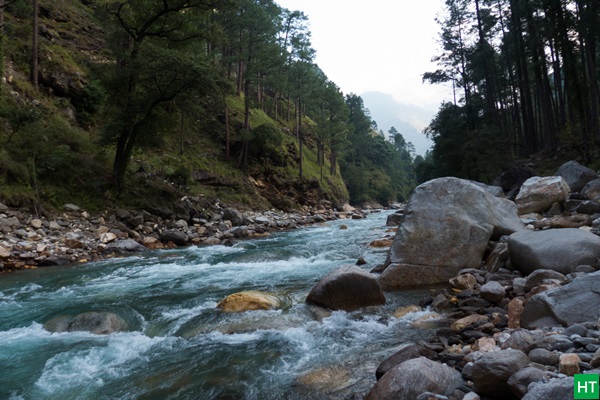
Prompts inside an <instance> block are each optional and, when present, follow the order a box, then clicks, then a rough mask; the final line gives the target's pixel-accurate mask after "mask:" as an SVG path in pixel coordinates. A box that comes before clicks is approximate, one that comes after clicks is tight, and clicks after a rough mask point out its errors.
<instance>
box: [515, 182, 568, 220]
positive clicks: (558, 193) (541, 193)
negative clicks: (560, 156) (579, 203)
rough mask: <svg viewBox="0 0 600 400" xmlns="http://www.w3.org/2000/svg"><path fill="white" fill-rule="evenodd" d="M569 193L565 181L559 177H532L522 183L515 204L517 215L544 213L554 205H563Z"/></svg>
mask: <svg viewBox="0 0 600 400" xmlns="http://www.w3.org/2000/svg"><path fill="white" fill-rule="evenodd" d="M570 191H571V190H570V188H569V185H568V184H567V181H565V180H564V179H563V178H562V177H561V176H545V177H539V176H534V177H532V178H529V179H527V180H526V181H525V183H523V186H521V190H520V191H519V194H518V195H517V198H516V199H515V202H516V203H517V207H518V209H519V214H528V213H535V212H544V211H548V210H549V209H550V207H552V204H554V203H564V202H565V200H567V199H568V198H569V193H570Z"/></svg>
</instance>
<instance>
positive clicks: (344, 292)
mask: <svg viewBox="0 0 600 400" xmlns="http://www.w3.org/2000/svg"><path fill="white" fill-rule="evenodd" d="M306 302H307V303H310V304H315V305H318V306H322V307H327V308H331V309H333V310H346V311H352V310H356V309H359V308H362V307H368V306H377V305H382V304H385V296H384V295H383V292H382V291H381V288H380V287H379V284H378V283H377V280H376V279H375V277H374V276H373V275H371V274H370V273H368V272H366V271H363V270H362V269H360V268H358V267H356V266H354V265H350V266H345V267H341V268H338V269H336V270H335V271H333V272H331V273H330V274H329V275H327V276H326V277H325V278H323V279H322V280H321V281H320V282H319V283H317V284H316V285H315V286H314V287H313V288H312V290H311V291H310V293H309V294H308V297H307V298H306Z"/></svg>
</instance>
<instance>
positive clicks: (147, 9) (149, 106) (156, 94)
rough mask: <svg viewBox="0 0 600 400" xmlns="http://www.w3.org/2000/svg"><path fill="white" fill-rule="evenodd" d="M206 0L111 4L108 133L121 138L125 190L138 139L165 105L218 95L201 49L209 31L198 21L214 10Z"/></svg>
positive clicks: (118, 162)
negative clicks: (114, 58)
mask: <svg viewBox="0 0 600 400" xmlns="http://www.w3.org/2000/svg"><path fill="white" fill-rule="evenodd" d="M213 7H214V5H213V4H212V3H209V2H206V1H201V0H191V1H190V0H162V1H159V0H145V1H133V0H128V1H117V2H112V1H111V2H109V3H108V4H106V11H107V13H108V15H109V16H110V17H111V18H112V20H113V22H114V24H113V29H114V31H113V41H112V44H113V52H114V53H115V55H116V56H117V59H118V63H117V67H116V69H115V70H114V71H113V75H112V78H113V79H112V82H113V85H112V90H113V96H114V99H115V103H114V106H115V110H114V111H115V117H114V119H113V120H112V121H111V123H110V124H109V125H108V126H107V130H106V138H107V139H108V140H109V141H114V142H115V143H116V150H115V161H114V166H113V177H114V182H115V186H116V189H117V191H118V192H121V191H122V190H123V185H124V177H125V172H126V168H127V164H128V162H129V160H130V158H131V155H132V152H133V150H134V148H135V146H136V143H137V141H138V140H139V138H140V137H141V136H147V135H149V134H150V133H152V132H153V131H154V128H153V127H154V126H155V125H156V124H155V123H156V119H157V118H159V117H160V114H161V113H160V109H161V107H162V106H164V105H166V104H168V103H169V102H171V101H173V100H174V99H176V98H177V97H178V96H182V95H183V94H184V93H187V92H190V91H194V92H195V93H197V94H198V95H200V96H206V95H209V94H213V93H214V92H215V91H216V90H215V85H216V84H215V72H214V70H213V65H212V64H211V63H210V62H209V60H207V57H206V55H205V52H203V51H202V44H203V42H202V39H203V38H204V37H205V32H204V31H203V30H202V29H201V27H199V26H198V24H197V21H198V18H199V15H201V14H202V13H207V12H213V10H214V8H213Z"/></svg>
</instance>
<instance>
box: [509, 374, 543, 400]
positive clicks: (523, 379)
mask: <svg viewBox="0 0 600 400" xmlns="http://www.w3.org/2000/svg"><path fill="white" fill-rule="evenodd" d="M545 380H548V375H547V374H546V373H545V372H544V371H542V370H541V369H538V368H534V367H525V368H523V369H522V370H520V371H518V372H517V373H515V374H513V375H512V376H511V377H510V378H508V381H507V382H506V383H507V385H508V387H509V388H510V390H511V391H512V392H513V393H514V394H515V395H517V397H518V398H522V397H523V396H525V394H526V393H527V388H528V387H529V385H530V384H532V383H533V382H543V381H545Z"/></svg>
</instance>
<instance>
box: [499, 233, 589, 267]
mask: <svg viewBox="0 0 600 400" xmlns="http://www.w3.org/2000/svg"><path fill="white" fill-rule="evenodd" d="M508 252H509V254H510V259H511V262H512V264H513V265H514V266H516V267H517V268H519V269H520V270H521V271H523V272H524V273H525V274H530V273H532V272H533V271H535V270H538V269H550V270H553V271H557V272H560V273H561V274H564V275H566V274H568V273H571V272H573V270H574V269H575V268H576V267H577V266H578V265H592V266H596V265H598V258H599V257H600V237H598V236H596V235H594V234H593V233H590V232H586V231H584V230H581V229H576V228H565V229H548V230H543V231H535V232H532V231H525V230H524V231H521V232H517V233H514V234H512V235H511V236H510V238H509V239H508Z"/></svg>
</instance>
